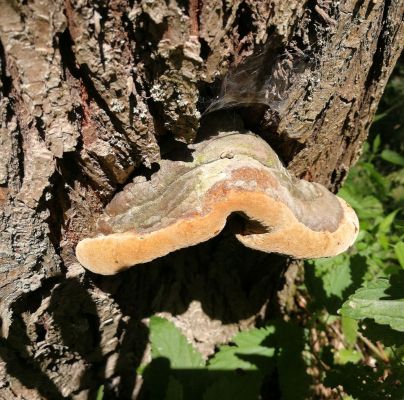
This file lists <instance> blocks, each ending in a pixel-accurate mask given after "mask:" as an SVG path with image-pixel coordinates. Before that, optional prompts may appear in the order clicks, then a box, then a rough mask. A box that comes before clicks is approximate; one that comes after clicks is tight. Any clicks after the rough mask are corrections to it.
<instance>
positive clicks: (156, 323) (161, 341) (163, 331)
mask: <svg viewBox="0 0 404 400" xmlns="http://www.w3.org/2000/svg"><path fill="white" fill-rule="evenodd" d="M149 328H150V342H151V352H152V357H153V358H158V357H165V358H167V359H168V360H170V364H171V368H200V367H203V366H204V365H205V362H204V360H203V358H202V356H201V354H200V353H199V352H198V351H196V350H195V349H194V348H193V346H192V345H191V344H190V343H188V341H187V339H186V338H185V336H183V335H182V333H181V332H180V330H179V329H178V328H177V327H176V326H175V325H174V324H173V323H172V322H170V321H168V320H167V319H164V318H160V317H151V318H150V324H149Z"/></svg>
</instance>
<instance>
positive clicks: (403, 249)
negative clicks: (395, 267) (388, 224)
mask: <svg viewBox="0 0 404 400" xmlns="http://www.w3.org/2000/svg"><path fill="white" fill-rule="evenodd" d="M394 251H395V253H396V256H397V260H398V262H399V263H400V266H401V267H402V268H404V242H398V243H396V245H395V246H394Z"/></svg>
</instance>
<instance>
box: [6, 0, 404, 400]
mask: <svg viewBox="0 0 404 400" xmlns="http://www.w3.org/2000/svg"><path fill="white" fill-rule="evenodd" d="M402 12H403V2H402V0H384V1H375V0H342V1H336V0H335V1H334V0H331V1H325V0H324V1H322V0H318V1H317V2H316V1H315V0H313V1H312V0H308V1H304V2H302V1H300V0H289V1H288V2H285V1H283V0H265V1H253V0H243V1H242V0H234V1H214V0H189V1H183V0H178V1H176V0H170V1H164V0H155V1H149V0H136V1H135V0H130V1H125V0H112V1H110V2H103V1H88V0H64V1H62V0H55V1H46V0H29V1H20V0H0V39H1V43H0V62H1V64H0V65H1V80H0V85H1V86H0V154H1V159H0V268H1V277H0V299H1V300H0V315H1V319H2V325H1V326H2V338H1V339H0V356H1V359H2V361H1V363H0V397H1V398H2V399H15V398H17V397H18V398H21V399H30V400H34V399H58V398H63V397H68V398H72V399H92V398H95V394H96V391H97V389H98V387H99V386H100V385H102V384H103V385H105V391H106V395H105V396H106V397H105V398H117V399H130V398H136V394H135V393H136V392H137V390H138V387H135V386H136V385H135V384H136V372H135V371H136V368H137V367H138V366H139V365H140V364H141V362H144V361H145V360H146V359H147V357H148V353H147V342H148V329H147V318H149V317H150V316H151V315H153V314H156V313H163V315H166V316H167V317H169V318H171V319H172V320H173V321H174V322H175V323H176V324H177V325H178V326H179V327H180V328H181V329H182V330H183V332H184V333H185V334H186V335H187V337H188V338H189V339H190V340H191V341H192V342H194V343H195V345H196V346H197V347H198V348H199V349H200V350H201V351H202V352H203V353H204V354H205V355H209V354H211V353H212V352H213V350H214V347H215V345H217V344H220V343H223V342H226V341H227V340H228V339H230V338H231V337H232V336H233V335H234V334H235V333H236V332H237V331H238V330H240V329H245V328H248V327H250V326H253V325H254V324H256V323H257V322H259V321H260V320H262V319H265V318H268V317H269V316H273V313H275V312H280V308H279V301H278V300H277V297H279V296H277V291H279V290H280V289H282V286H283V283H282V282H283V280H282V271H284V268H285V265H287V264H288V261H287V259H286V258H283V257H280V256H275V255H268V254H263V253H259V252H255V251H252V250H249V249H246V248H244V247H242V246H241V245H240V244H239V243H238V242H236V241H235V240H234V239H233V238H232V235H231V234H229V233H228V232H227V231H226V230H224V232H222V233H221V234H220V235H219V236H218V237H216V238H215V239H213V240H211V241H209V242H207V243H203V244H201V245H198V246H195V247H193V248H189V249H185V250H182V251H178V252H176V253H174V254H171V255H169V256H167V257H164V258H161V259H158V260H156V261H154V262H151V263H149V264H146V265H142V266H139V267H135V268H133V269H131V270H129V271H127V272H124V273H121V274H119V275H117V276H114V277H102V276H96V275H93V274H91V273H89V272H86V271H85V270H84V269H83V268H82V267H81V266H80V265H79V263H78V262H77V260H76V259H75V253H74V249H75V246H76V244H77V242H78V241H79V240H80V239H82V238H84V237H87V236H90V235H91V234H92V232H93V229H94V222H95V221H96V219H97V217H98V216H99V215H100V213H101V212H102V210H103V208H104V207H105V205H106V204H107V203H108V202H109V201H110V199H111V198H112V196H113V195H114V194H115V193H116V192H118V191H120V190H121V189H122V185H123V184H125V183H127V182H130V181H131V180H132V179H133V178H134V177H136V176H141V175H144V176H150V174H151V173H152V172H153V171H155V170H156V167H158V162H159V160H160V159H161V158H167V157H169V156H170V151H171V149H172V148H173V147H176V146H177V147H178V143H180V142H191V141H193V140H195V138H197V133H198V130H200V127H201V126H202V128H201V129H202V130H203V129H204V126H205V125H206V124H205V122H206V121H207V120H208V119H209V116H210V115H212V113H215V115H218V116H219V117H218V118H216V119H215V121H216V123H220V122H217V121H220V120H221V118H223V119H228V118H229V116H230V117H231V118H241V119H242V120H243V121H244V124H245V125H246V126H248V128H249V129H251V130H252V131H254V132H256V133H258V134H260V135H261V136H262V137H263V138H264V139H265V140H267V141H268V142H269V143H270V144H271V146H273V148H274V149H276V151H277V153H278V154H279V156H280V157H281V159H282V160H283V161H284V162H285V164H286V165H287V166H288V169H289V170H290V171H291V172H292V173H294V174H295V175H296V176H299V177H302V178H304V179H307V180H310V181H316V182H320V183H322V184H323V185H326V186H327V187H328V188H330V189H331V190H333V191H336V190H337V189H338V187H339V186H340V184H341V183H342V181H343V180H344V177H345V176H346V174H347V172H348V170H349V168H350V166H351V165H352V164H353V163H354V162H355V161H356V160H357V158H358V156H359V154H360V149H361V145H362V143H363V141H364V140H365V138H366V134H367V131H368V128H369V125H370V123H371V121H372V118H373V115H374V112H375V110H376V107H377V104H378V101H379V99H380V96H381V94H382V92H383V88H384V86H385V84H386V81H387V79H388V77H389V74H390V72H391V71H392V68H393V66H394V64H395V61H396V60H397V58H398V56H399V54H400V51H401V48H402V45H403V32H404V30H403V24H401V18H402ZM224 77H226V79H223V78H224ZM220 82H223V83H222V84H221V83H220ZM283 293H285V290H284V291H283ZM145 357H146V358H145ZM138 383H139V382H138Z"/></svg>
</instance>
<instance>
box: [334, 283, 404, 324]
mask: <svg viewBox="0 0 404 400" xmlns="http://www.w3.org/2000/svg"><path fill="white" fill-rule="evenodd" d="M391 279H392V280H394V279H395V277H394V276H392V278H391ZM395 289H396V288H393V287H392V285H391V283H390V282H389V281H388V280H387V279H385V278H379V279H377V280H376V281H374V282H371V283H369V284H368V285H367V286H366V287H363V288H360V289H358V290H357V291H356V292H355V293H354V294H353V295H351V296H350V297H349V299H348V300H347V301H346V302H345V303H344V304H343V305H342V307H341V310H340V313H341V314H342V315H343V316H346V317H350V318H353V319H364V318H369V319H373V320H375V322H377V323H378V324H383V325H390V326H391V328H393V329H395V330H397V331H400V332H404V298H396V297H397V296H393V295H392V293H394V291H395ZM399 289H401V291H402V288H399ZM394 294H396V293H394Z"/></svg>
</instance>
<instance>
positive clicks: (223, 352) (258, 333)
mask: <svg viewBox="0 0 404 400" xmlns="http://www.w3.org/2000/svg"><path fill="white" fill-rule="evenodd" d="M274 331H275V328H274V327H273V326H269V327H266V328H256V329H251V330H250V331H246V332H240V333H238V334H237V335H236V336H235V337H234V339H233V340H232V342H233V343H234V345H233V346H227V345H226V346H221V347H220V349H219V351H218V352H217V353H216V354H215V356H214V357H213V358H212V359H211V360H210V361H209V365H208V368H209V369H210V370H218V369H220V370H235V369H243V370H246V371H254V370H257V369H258V366H257V365H256V363H254V362H253V357H259V358H260V359H261V362H262V361H265V358H266V359H267V361H269V359H271V358H272V357H273V356H274V353H275V349H274V348H271V347H266V346H264V345H262V342H263V341H264V340H265V339H266V338H267V337H268V336H269V335H271V334H273V333H274ZM249 360H251V361H249Z"/></svg>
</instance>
